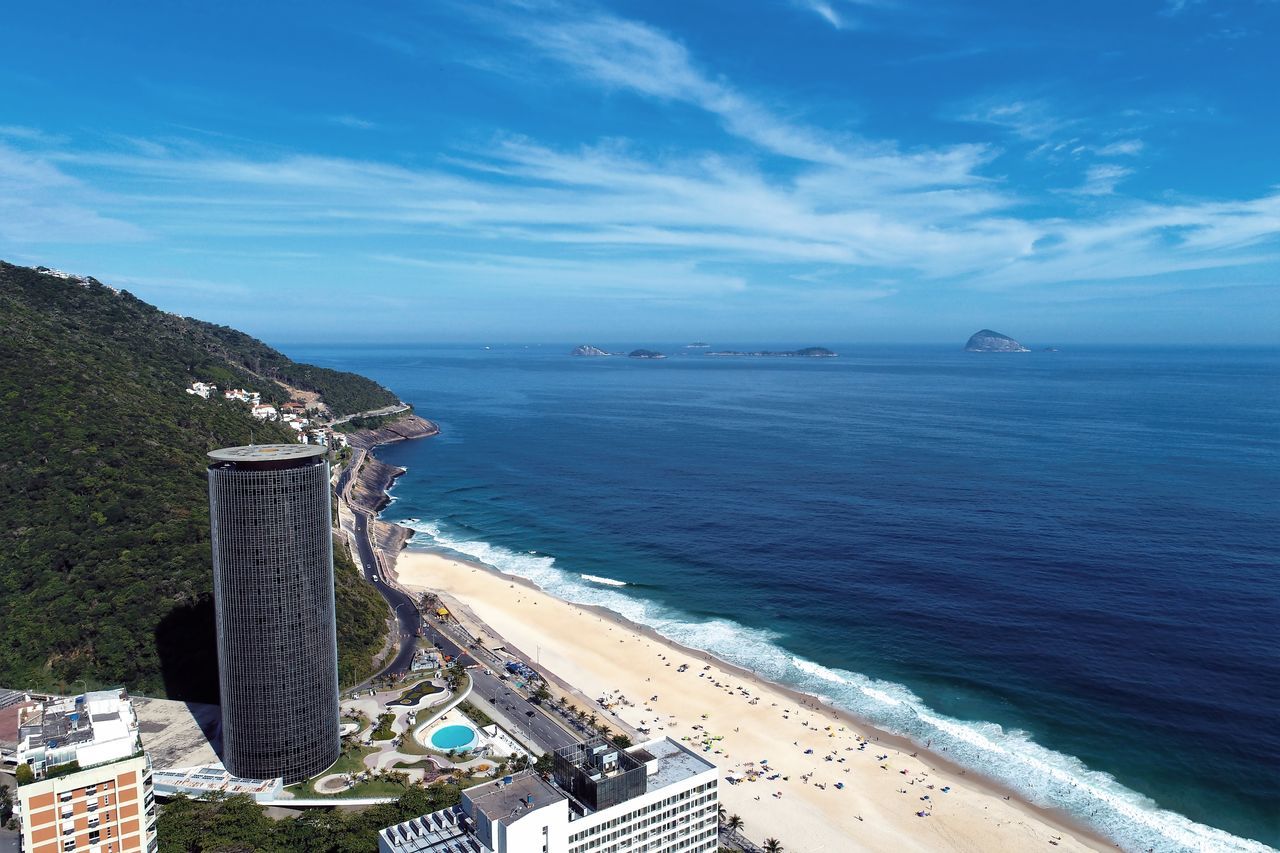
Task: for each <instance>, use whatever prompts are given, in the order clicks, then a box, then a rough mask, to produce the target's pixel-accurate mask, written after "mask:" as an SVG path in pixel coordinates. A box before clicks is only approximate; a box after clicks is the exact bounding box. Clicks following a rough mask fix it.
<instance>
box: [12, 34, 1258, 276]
mask: <svg viewBox="0 0 1280 853" xmlns="http://www.w3.org/2000/svg"><path fill="white" fill-rule="evenodd" d="M513 14H515V15H516V16H517V17H516V19H514V20H512V21H511V22H510V23H509V25H508V26H507V29H506V30H505V33H504V35H503V36H502V37H504V38H506V39H509V40H510V41H511V42H512V43H513V44H516V45H519V46H522V47H526V48H529V47H531V48H533V49H535V50H536V51H537V52H538V55H539V56H540V57H542V58H543V59H544V60H546V61H548V62H550V63H554V65H555V66H556V67H559V68H560V69H561V73H567V74H569V75H571V77H572V78H573V79H575V80H577V81H579V82H581V83H585V84H586V85H587V86H591V87H598V88H600V89H602V90H608V91H612V92H619V91H623V92H626V93H627V94H628V95H629V96H633V97H637V98H642V99H645V100H647V101H650V102H653V103H658V104H663V105H667V106H670V105H677V106H678V107H679V108H680V109H682V110H689V111H694V112H698V113H701V114H702V115H704V116H706V117H708V118H710V119H711V123H712V124H714V125H715V126H717V127H718V128H719V129H720V132H721V133H722V134H723V136H724V138H723V139H718V140H717V141H718V142H725V143H728V144H723V145H716V146H710V147H714V148H719V149H721V150H722V151H732V152H733V153H732V154H726V153H709V152H708V151H707V150H705V149H698V148H686V149H684V150H679V149H670V148H664V149H661V150H660V151H659V152H657V153H655V150H654V148H653V147H652V146H646V145H642V144H636V143H633V142H629V141H627V140H623V139H609V140H595V141H591V142H588V143H586V144H576V145H575V144H566V143H558V144H555V143H549V142H546V141H542V140H538V139H531V138H527V137H523V136H517V135H513V134H503V133H499V134H495V135H494V136H493V137H492V138H491V139H490V140H489V141H488V142H485V143H479V144H471V145H468V146H466V147H457V148H454V149H451V150H448V151H433V152H424V153H423V155H418V156H413V157H411V158H406V159H405V160H404V161H402V162H395V161H391V160H389V159H384V160H375V159H358V158H353V157H339V156H328V155H318V154H311V153H298V152H287V151H277V152H274V153H272V152H265V153H264V152H262V151H255V152H254V153H253V154H246V153H244V151H246V150H251V149H248V148H247V147H246V146H240V145H237V144H236V143H235V142H231V141H225V140H220V141H218V142H215V143H209V142H207V141H200V142H191V141H189V140H173V139H165V140H164V142H163V144H152V145H137V144H128V145H120V144H116V145H114V146H107V145H103V146H100V147H98V148H96V149H86V148H85V147H83V146H82V145H81V146H77V147H69V146H67V145H63V144H57V143H53V142H48V141H45V140H41V139H40V138H38V137H27V138H26V140H25V144H24V146H22V150H19V149H18V148H17V147H13V148H4V147H0V236H8V237H9V238H10V239H13V237H14V235H19V236H25V238H26V239H34V235H35V234H36V232H37V231H38V230H40V229H39V228H38V227H32V225H31V224H30V222H31V221H32V220H33V219H34V220H35V221H39V217H41V216H45V217H48V216H50V215H52V214H51V213H50V211H52V210H55V209H56V204H59V203H61V204H71V205H72V208H71V209H70V210H65V211H63V212H62V213H61V214H59V215H58V217H55V218H59V219H60V221H59V222H52V223H46V225H47V226H48V228H49V230H50V231H51V232H53V233H57V234H60V235H62V239H67V240H75V239H91V238H94V237H97V238H101V237H102V235H109V234H112V233H114V234H116V235H117V236H119V237H121V238H126V239H136V238H138V237H139V236H142V235H144V234H148V233H150V234H156V235H164V236H167V237H170V238H172V239H173V240H175V241H177V242H178V243H179V244H182V245H186V244H190V243H196V242H197V241H205V240H208V239H211V238H234V239H235V240H237V241H240V240H246V239H261V238H269V239H271V240H272V246H273V248H274V249H275V250H285V251H297V252H299V253H300V254H306V253H307V252H309V251H314V249H315V247H316V245H317V244H320V245H323V244H324V243H325V242H328V241H331V240H335V239H341V240H342V241H343V245H344V247H348V248H349V249H350V250H351V251H352V252H356V253H362V254H363V255H364V256H368V257H371V258H373V259H375V261H376V262H377V263H380V264H391V265H395V266H397V267H400V268H402V269H405V270H409V271H416V274H419V275H422V276H423V277H424V278H423V280H424V281H427V280H429V281H437V280H447V281H462V282H469V283H475V284H476V285H477V286H480V285H482V286H484V287H485V288H488V289H489V290H490V291H501V290H502V289H503V288H510V287H515V286H517V285H518V284H519V283H524V285H526V286H531V287H538V288H545V289H547V290H548V291H550V290H557V291H558V292H560V293H573V294H579V293H581V294H589V293H590V294H611V295H612V296H614V297H617V298H624V296H625V297H630V298H641V297H643V296H646V295H648V296H654V297H656V298H675V297H676V296H677V295H678V294H681V293H701V294H708V293H722V294H723V293H730V294H732V293H738V292H740V291H742V290H743V289H744V288H745V289H748V290H750V289H751V288H753V287H775V286H782V287H794V288H797V289H803V288H805V287H824V288H831V289H846V288H847V289H848V290H849V291H850V292H856V293H857V294H858V297H857V298H858V299H861V300H865V301H877V300H882V299H886V298H888V297H889V296H892V295H895V294H897V293H900V292H902V291H903V290H906V289H910V288H933V287H945V286H968V287H981V288H1009V289H1012V288H1022V289H1035V288H1038V287H1061V286H1062V284H1063V283H1064V282H1073V281H1075V282H1078V281H1103V280H1121V279H1130V278H1140V277H1145V276H1149V275H1152V274H1157V273H1161V272H1168V273H1173V272H1185V271H1188V270H1197V269H1212V268H1226V267H1231V266H1238V265H1247V264H1257V263H1260V262H1266V261H1269V260H1272V259H1274V257H1275V256H1276V254H1277V253H1280V190H1275V189H1272V190H1268V191H1266V192H1264V193H1259V194H1255V195H1254V196H1253V197H1249V198H1238V199H1216V200H1195V199H1181V200H1178V201H1176V202H1170V201H1160V200H1157V201H1144V200H1141V199H1135V198H1130V197H1126V196H1125V195H1123V194H1122V193H1121V192H1120V188H1121V187H1122V186H1124V184H1123V181H1124V179H1125V178H1126V177H1128V176H1129V175H1130V174H1131V172H1132V169H1133V168H1134V167H1135V166H1136V165H1138V164H1137V163H1135V162H1134V161H1133V160H1128V161H1126V163H1127V164H1132V165H1120V164H1118V163H1115V162H1108V163H1099V162H1096V160H1095V161H1090V160H1083V161H1082V162H1081V163H1080V164H1079V166H1078V167H1077V168H1080V169H1083V171H1084V179H1083V181H1082V183H1081V184H1080V185H1079V186H1078V187H1077V188H1075V189H1074V190H1073V191H1068V192H1060V193H1056V194H1054V193H1048V192H1043V191H1036V190H1034V189H1026V188H1017V187H1015V186H1013V185H1012V184H1011V183H1010V182H1009V181H1008V180H1007V179H1005V178H1001V177H999V176H997V175H993V174H992V173H991V172H992V163H993V159H994V158H995V157H996V156H997V155H998V154H999V151H998V150H997V149H996V148H994V147H993V146H990V145H980V144H972V143H957V144H951V145H934V146H907V145H903V144H901V143H899V142H898V141H896V140H894V139H887V138H878V139H877V138H868V137H866V136H860V135H855V134H851V133H846V132H837V131H832V130H830V129H827V128H824V127H821V126H816V125H814V124H810V123H806V122H804V121H800V120H796V119H794V118H792V117H790V115H789V114H788V112H787V111H785V110H780V109H777V108H775V107H774V106H773V105H772V104H771V103H770V102H769V100H768V99H766V98H762V97H760V96H758V95H756V94H753V93H752V92H749V91H747V90H746V89H744V88H743V87H741V86H739V85H736V84H735V83H734V82H733V81H731V80H728V79H725V78H724V77H722V76H720V75H717V74H715V73H714V72H713V71H711V70H708V69H707V68H706V67H704V65H703V64H702V63H701V62H699V61H698V60H697V58H695V57H694V56H693V55H692V53H691V52H690V50H689V49H688V48H687V47H686V46H685V45H683V44H682V43H680V42H679V41H678V40H676V39H675V38H673V37H671V36H670V35H668V34H667V33H665V32H662V31H660V30H658V29H656V28H654V27H652V26H649V25H647V24H644V23H641V22H638V21H633V20H627V19H622V18H618V17H615V16H611V15H607V14H603V13H599V12H586V13H582V12H579V11H576V10H575V11H573V12H571V13H567V12H564V11H563V10H561V9H555V10H552V12H547V10H545V9H540V10H539V13H538V14H536V15H527V14H522V13H513ZM969 115H970V116H971V119H970V120H972V121H977V122H982V123H985V124H989V125H996V126H999V127H1003V128H1006V129H1007V130H1008V131H1009V133H1010V134H1011V135H1012V136H1015V137H1017V138H1018V139H1020V140H1022V142H1023V143H1024V146H1023V147H1025V148H1030V147H1032V146H1033V145H1034V146H1040V145H1045V144H1053V145H1070V146H1071V147H1070V149H1067V150H1069V151H1070V152H1072V156H1080V157H1086V156H1088V157H1092V158H1098V157H1104V158H1121V157H1125V158H1133V157H1136V156H1138V155H1140V154H1141V153H1142V152H1143V150H1144V148H1143V143H1142V141H1141V140H1140V139H1138V138H1137V137H1135V136H1131V135H1128V134H1127V133H1122V132H1120V131H1119V130H1116V129H1114V128H1108V129H1106V130H1105V131H1098V130H1095V129H1093V128H1086V127H1081V126H1080V125H1081V122H1080V120H1079V119H1077V118H1073V117H1072V116H1070V115H1065V114H1063V113H1062V112H1061V111H1058V110H1055V109H1054V108H1053V107H1052V104H1050V103H1049V102H1048V101H1046V100H1043V99H1034V98H1021V99H1017V98H1015V99H1003V100H1000V101H989V102H986V103H984V104H982V105H974V106H973V107H972V109H971V110H970V113H969ZM1010 144H1012V143H1010ZM424 155H429V156H424ZM424 163H425V164H427V165H421V164H424ZM780 164H782V165H783V167H782V168H779V165H780ZM77 217H79V219H77ZM77 226H78V227H79V230H77ZM291 241H296V243H295V242H291ZM304 260H306V259H305V258H299V261H300V262H301V261H304ZM761 270H765V271H761ZM814 273H818V274H819V275H820V278H819V279H814V278H812V274H814ZM806 276H810V278H806ZM865 282H872V283H871V284H869V285H868V284H865ZM882 282H888V283H887V284H885V283H882ZM850 298H852V297H850Z"/></svg>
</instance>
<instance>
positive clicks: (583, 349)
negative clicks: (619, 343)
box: [569, 344, 612, 355]
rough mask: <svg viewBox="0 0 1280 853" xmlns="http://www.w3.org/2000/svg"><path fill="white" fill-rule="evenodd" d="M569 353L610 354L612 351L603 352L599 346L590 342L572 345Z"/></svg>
mask: <svg viewBox="0 0 1280 853" xmlns="http://www.w3.org/2000/svg"><path fill="white" fill-rule="evenodd" d="M569 355H612V353H608V352H605V351H604V350H602V349H600V348H599V347H593V346H592V345H591V344H583V345H582V346H580V347H574V348H573V352H571V353H569Z"/></svg>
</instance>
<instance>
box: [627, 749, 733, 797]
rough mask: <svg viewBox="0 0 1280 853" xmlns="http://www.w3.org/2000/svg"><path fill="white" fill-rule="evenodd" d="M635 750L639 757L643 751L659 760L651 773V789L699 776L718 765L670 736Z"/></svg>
mask: <svg viewBox="0 0 1280 853" xmlns="http://www.w3.org/2000/svg"><path fill="white" fill-rule="evenodd" d="M633 752H634V754H636V756H637V757H639V754H640V753H641V752H644V753H647V754H648V755H651V756H652V757H653V760H654V761H655V762H657V763H656V765H653V766H652V772H650V773H649V783H648V789H649V790H650V791H657V790H658V789H660V788H665V787H667V786H668V785H674V784H675V783H677V782H683V781H684V780H685V779H688V778H690V777H693V776H697V775H698V774H699V773H705V772H707V771H708V770H715V769H716V766H715V765H714V764H712V763H711V762H710V761H707V760H706V759H705V758H702V757H701V756H699V755H697V754H696V753H694V752H692V751H691V750H689V749H686V748H685V747H683V746H681V745H680V744H678V743H676V742H675V741H674V740H671V739H670V738H659V739H658V740H651V741H649V742H648V743H644V744H641V745H640V747H639V749H636V750H633Z"/></svg>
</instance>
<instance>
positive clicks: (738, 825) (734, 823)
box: [724, 814, 746, 832]
mask: <svg viewBox="0 0 1280 853" xmlns="http://www.w3.org/2000/svg"><path fill="white" fill-rule="evenodd" d="M745 824H746V821H745V820H743V819H742V817H741V816H739V815H736V814H731V815H729V817H728V818H726V819H725V822H724V825H725V826H727V827H729V829H730V830H731V831H732V832H737V831H738V830H739V829H742V827H743V826H744V825H745Z"/></svg>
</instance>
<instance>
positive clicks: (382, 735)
mask: <svg viewBox="0 0 1280 853" xmlns="http://www.w3.org/2000/svg"><path fill="white" fill-rule="evenodd" d="M395 719H396V715H395V714H379V715H378V727H377V728H376V729H374V730H373V734H372V735H371V737H372V738H373V739H374V740H391V739H392V738H393V737H395V736H396V733H395V732H394V731H392V729H391V724H392V723H393V722H395Z"/></svg>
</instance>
